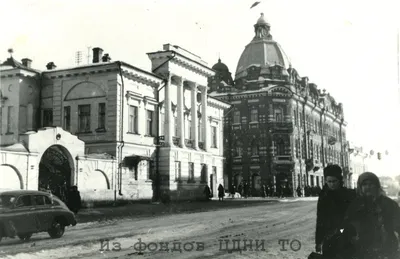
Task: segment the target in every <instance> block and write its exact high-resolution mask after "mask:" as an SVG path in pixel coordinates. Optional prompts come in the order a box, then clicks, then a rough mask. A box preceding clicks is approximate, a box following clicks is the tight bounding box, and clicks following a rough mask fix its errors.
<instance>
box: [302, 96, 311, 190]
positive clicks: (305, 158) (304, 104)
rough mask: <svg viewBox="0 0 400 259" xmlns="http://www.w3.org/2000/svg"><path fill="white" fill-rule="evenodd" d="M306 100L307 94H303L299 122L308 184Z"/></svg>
mask: <svg viewBox="0 0 400 259" xmlns="http://www.w3.org/2000/svg"><path fill="white" fill-rule="evenodd" d="M307 100H308V98H307V96H305V97H304V102H303V105H302V106H303V111H302V113H303V121H302V122H301V123H302V124H303V125H302V128H303V141H304V152H305V154H304V163H305V165H306V177H307V181H306V183H307V185H309V182H308V181H309V174H308V170H307V159H308V138H307V128H306V123H307V122H306V108H305V106H306V103H307ZM301 159H303V158H301Z"/></svg>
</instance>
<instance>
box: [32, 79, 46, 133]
mask: <svg viewBox="0 0 400 259" xmlns="http://www.w3.org/2000/svg"><path fill="white" fill-rule="evenodd" d="M42 83H43V76H42V74H40V75H39V105H38V109H37V111H36V132H37V130H38V129H39V128H41V126H42V125H41V121H42V101H41V100H42V88H43V85H42ZM32 109H33V107H32ZM32 112H33V111H32ZM32 126H33V125H32ZM32 128H33V127H32Z"/></svg>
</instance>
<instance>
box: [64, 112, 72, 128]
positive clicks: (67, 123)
mask: <svg viewBox="0 0 400 259" xmlns="http://www.w3.org/2000/svg"><path fill="white" fill-rule="evenodd" d="M64 129H65V130H66V131H70V130H71V107H70V106H65V107H64Z"/></svg>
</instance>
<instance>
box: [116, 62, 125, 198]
mask: <svg viewBox="0 0 400 259" xmlns="http://www.w3.org/2000/svg"><path fill="white" fill-rule="evenodd" d="M117 64H118V68H119V75H120V77H121V87H122V89H121V92H120V97H121V100H120V102H121V115H120V118H119V128H120V132H119V146H118V154H117V162H118V177H119V184H118V185H119V186H118V187H119V193H118V194H119V195H120V196H122V195H123V194H122V148H123V147H124V146H125V142H124V92H125V85H124V77H123V75H122V68H121V62H120V61H117Z"/></svg>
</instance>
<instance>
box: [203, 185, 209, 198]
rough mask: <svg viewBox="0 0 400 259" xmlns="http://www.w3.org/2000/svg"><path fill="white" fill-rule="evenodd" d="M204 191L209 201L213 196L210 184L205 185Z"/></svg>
mask: <svg viewBox="0 0 400 259" xmlns="http://www.w3.org/2000/svg"><path fill="white" fill-rule="evenodd" d="M203 193H204V196H205V198H206V201H209V200H210V198H211V189H210V187H209V186H208V185H206V186H205V187H204V191H203Z"/></svg>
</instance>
